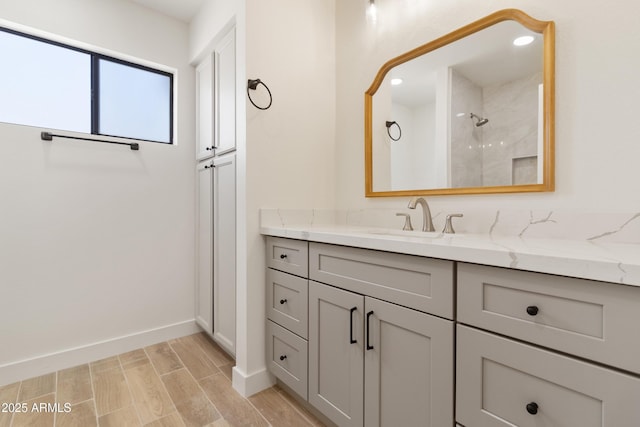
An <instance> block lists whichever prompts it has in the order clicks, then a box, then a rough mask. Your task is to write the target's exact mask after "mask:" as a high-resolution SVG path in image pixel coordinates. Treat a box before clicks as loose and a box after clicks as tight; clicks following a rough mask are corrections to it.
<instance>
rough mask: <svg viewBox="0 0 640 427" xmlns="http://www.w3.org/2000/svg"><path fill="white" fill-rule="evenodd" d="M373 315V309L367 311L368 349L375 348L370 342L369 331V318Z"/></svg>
mask: <svg viewBox="0 0 640 427" xmlns="http://www.w3.org/2000/svg"><path fill="white" fill-rule="evenodd" d="M372 315H373V311H370V312H368V313H367V350H373V346H372V345H370V344H369V338H370V337H369V331H371V323H370V322H369V319H370V318H371V316H372Z"/></svg>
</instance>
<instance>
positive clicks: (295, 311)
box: [267, 268, 309, 338]
mask: <svg viewBox="0 0 640 427" xmlns="http://www.w3.org/2000/svg"><path fill="white" fill-rule="evenodd" d="M308 294H309V281H308V280H307V279H303V278H301V277H298V276H293V275H291V274H287V273H282V272H280V271H277V270H272V269H270V268H269V269H267V317H268V318H269V319H271V320H273V321H274V322H276V323H278V324H279V325H280V326H284V327H285V328H287V329H289V330H290V331H291V332H293V333H296V334H298V335H300V336H301V337H302V338H307V320H308V316H307V312H308V310H307V308H308V304H309V302H308Z"/></svg>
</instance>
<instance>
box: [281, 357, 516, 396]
mask: <svg viewBox="0 0 640 427" xmlns="http://www.w3.org/2000/svg"><path fill="white" fill-rule="evenodd" d="M286 358H287V355H286V354H283V355H282V356H280V360H284V359H286ZM527 407H528V406H527Z"/></svg>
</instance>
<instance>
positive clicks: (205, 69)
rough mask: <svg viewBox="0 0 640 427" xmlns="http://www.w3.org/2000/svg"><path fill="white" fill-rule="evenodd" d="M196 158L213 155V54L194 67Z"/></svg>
mask: <svg viewBox="0 0 640 427" xmlns="http://www.w3.org/2000/svg"><path fill="white" fill-rule="evenodd" d="M196 122H197V123H196V140H197V145H196V159H198V160H200V159H204V158H207V157H211V156H213V55H207V56H206V57H205V58H204V59H203V60H202V62H201V63H200V64H198V66H197V67H196Z"/></svg>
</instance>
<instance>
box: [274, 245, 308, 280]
mask: <svg viewBox="0 0 640 427" xmlns="http://www.w3.org/2000/svg"><path fill="white" fill-rule="evenodd" d="M308 245H309V244H308V243H307V242H306V241H304V240H293V239H283V238H281V237H267V267H270V268H275V269H276V270H280V271H284V272H286V273H291V274H295V275H296V276H301V277H308V275H309V252H308Z"/></svg>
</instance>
